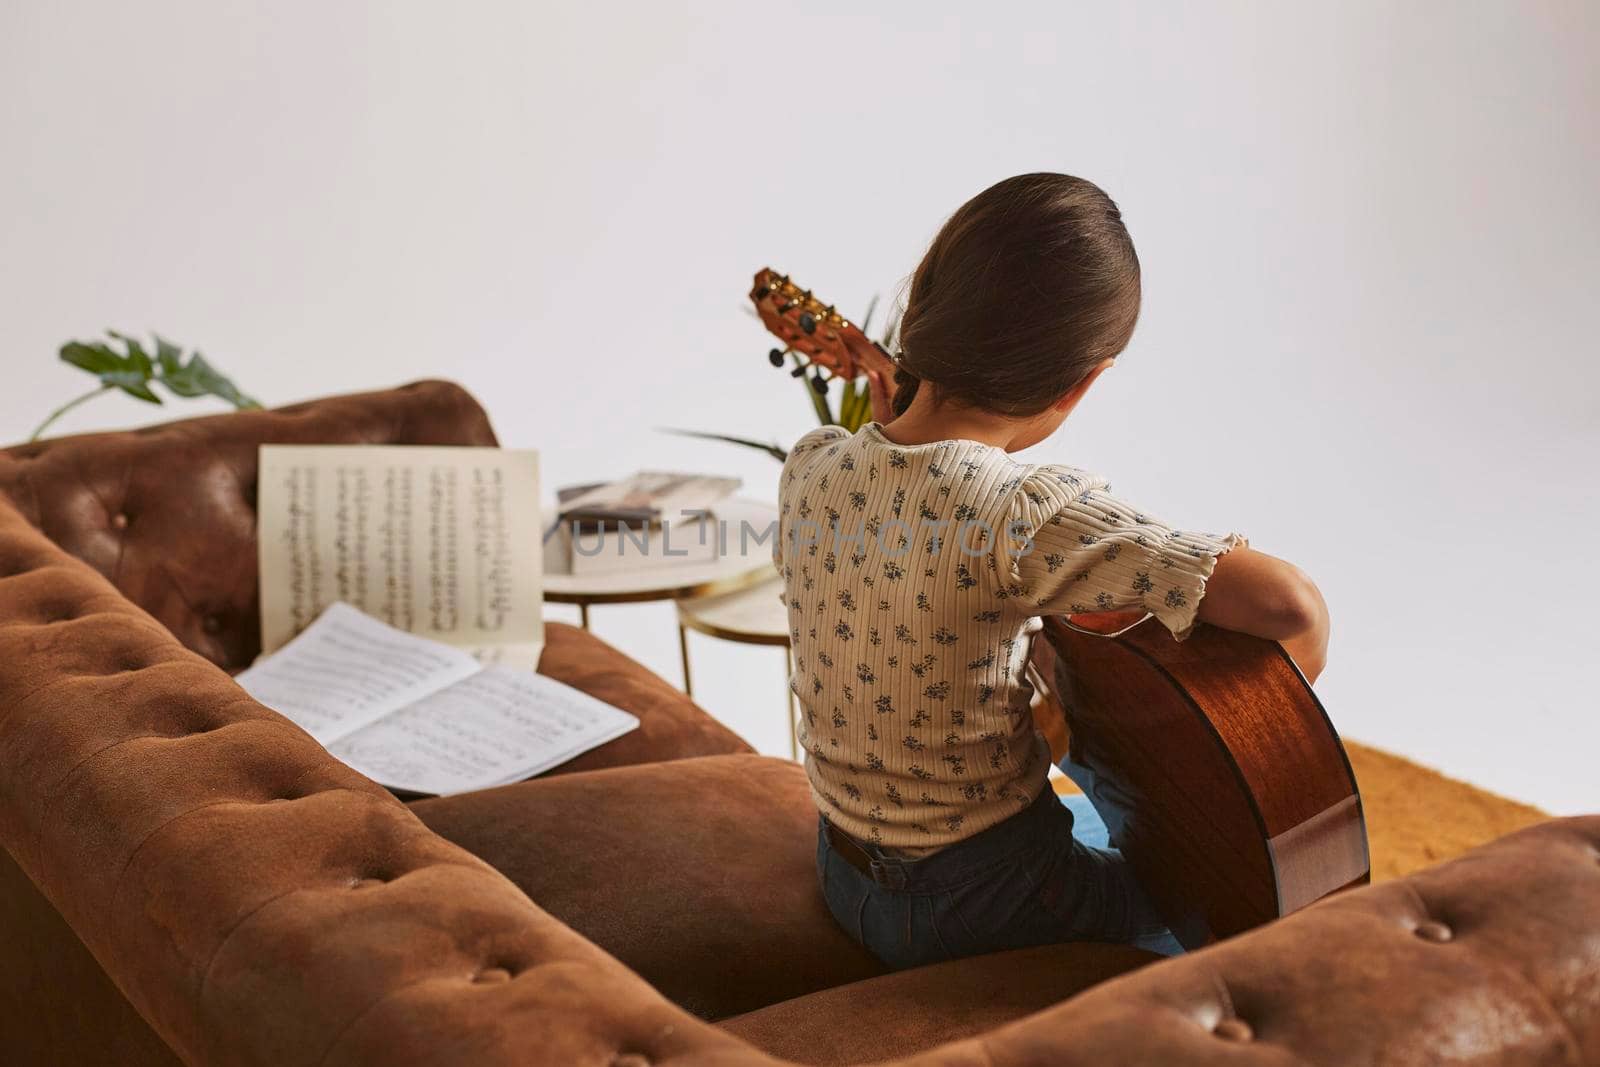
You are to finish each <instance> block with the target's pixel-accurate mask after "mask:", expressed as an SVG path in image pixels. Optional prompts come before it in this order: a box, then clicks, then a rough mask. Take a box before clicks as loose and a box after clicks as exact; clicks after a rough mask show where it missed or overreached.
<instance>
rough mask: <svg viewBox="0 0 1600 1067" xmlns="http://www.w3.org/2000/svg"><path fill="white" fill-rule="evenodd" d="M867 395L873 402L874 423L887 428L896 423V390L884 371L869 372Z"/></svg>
mask: <svg viewBox="0 0 1600 1067" xmlns="http://www.w3.org/2000/svg"><path fill="white" fill-rule="evenodd" d="M867 395H868V396H869V397H870V398H871V400H872V421H873V422H875V423H877V424H878V425H879V426H886V425H888V424H889V423H890V422H892V421H894V389H893V385H892V383H891V382H890V380H889V377H888V376H886V375H885V374H884V372H883V371H881V370H869V371H867Z"/></svg>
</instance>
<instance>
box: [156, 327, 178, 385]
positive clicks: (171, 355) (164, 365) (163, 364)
mask: <svg viewBox="0 0 1600 1067" xmlns="http://www.w3.org/2000/svg"><path fill="white" fill-rule="evenodd" d="M150 336H151V337H154V338H155V340H156V364H157V365H158V366H160V368H161V373H162V374H164V375H165V374H171V373H173V372H174V371H178V370H181V369H182V368H183V349H181V348H179V347H178V346H177V345H175V344H173V343H172V342H171V341H169V340H167V339H166V338H165V337H162V336H161V335H160V334H159V333H153V334H151V335H150Z"/></svg>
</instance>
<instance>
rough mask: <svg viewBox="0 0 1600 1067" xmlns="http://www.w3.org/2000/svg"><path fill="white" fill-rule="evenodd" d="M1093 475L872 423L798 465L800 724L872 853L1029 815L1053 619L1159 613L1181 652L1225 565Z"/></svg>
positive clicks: (790, 578) (816, 781) (822, 781)
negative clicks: (1036, 648)
mask: <svg viewBox="0 0 1600 1067" xmlns="http://www.w3.org/2000/svg"><path fill="white" fill-rule="evenodd" d="M1109 488H1110V487H1109V485H1108V483H1107V482H1106V481H1105V480H1104V479H1101V478H1098V477H1096V476H1094V475H1092V474H1089V473H1087V472H1085V471H1081V470H1078V469H1076V468H1073V467H1067V466H1059V465H1054V464H1052V465H1043V466H1033V465H1027V464H1021V463H1017V462H1015V461H1013V460H1012V459H1011V458H1010V457H1009V456H1008V455H1007V454H1006V453H1005V452H1004V451H1003V450H1001V449H998V448H995V447H993V446H990V445H985V444H981V443H979V442H976V441H963V440H950V441H936V442H932V443H929V444H923V445H910V446H903V445H897V444H895V443H894V442H892V441H890V440H889V439H888V438H887V437H885V436H884V435H883V433H882V432H881V431H880V429H879V428H878V426H877V424H876V423H869V424H868V425H867V426H865V427H863V428H862V429H861V430H860V431H859V432H858V433H856V434H854V435H853V436H852V435H850V434H848V433H846V432H845V431H844V430H842V429H840V428H839V427H823V428H821V429H819V430H814V431H812V432H811V433H808V434H806V435H805V436H804V437H802V438H801V439H800V441H799V442H798V443H796V445H795V446H794V448H793V450H792V451H791V452H790V454H789V458H788V460H787V461H786V462H785V463H784V468H783V474H782V477H781V482H780V486H779V494H778V500H779V513H780V520H779V536H778V537H777V539H776V541H775V543H774V548H773V555H774V561H775V562H776V564H777V566H778V569H779V571H780V573H781V574H782V575H783V580H784V591H785V598H786V601H787V604H788V609H789V627H790V634H789V636H790V639H791V641H792V643H793V649H794V668H795V669H794V674H793V676H792V677H791V679H790V687H791V688H792V689H793V691H794V693H795V696H796V698H797V699H798V700H799V702H800V707H801V711H802V714H801V716H800V722H799V726H798V732H799V733H798V736H799V739H800V744H801V746H802V747H803V748H804V749H805V751H806V773H807V775H808V777H809V778H810V781H811V788H812V793H813V796H814V797H815V799H816V802H817V806H818V808H819V810H821V812H822V814H823V815H824V816H825V817H826V818H827V819H828V820H829V821H830V822H832V823H834V824H835V825H836V826H838V827H839V828H840V829H841V830H843V831H845V832H846V833H848V834H850V835H852V836H853V837H856V838H857V839H859V840H863V841H871V842H875V843H879V844H883V845H887V846H895V847H901V848H907V849H928V848H937V847H942V846H945V845H949V844H952V843H954V842H956V841H960V840H962V839H963V838H966V837H969V836H971V835H973V834H975V833H978V832H979V831H980V830H983V829H985V828H987V827H989V826H993V825H994V824H996V823H998V822H1000V821H1001V820H1003V819H1005V818H1007V817H1009V816H1011V815H1013V814H1015V813H1017V812H1018V811H1020V810H1022V809H1023V808H1025V807H1027V805H1028V804H1030V803H1031V802H1032V801H1033V800H1034V799H1035V798H1036V797H1037V796H1038V795H1039V792H1040V790H1041V789H1043V788H1044V785H1045V779H1046V773H1047V771H1048V764H1049V753H1048V748H1047V747H1046V746H1044V744H1043V739H1042V737H1040V736H1039V735H1038V734H1037V733H1036V731H1035V730H1034V726H1033V717H1032V714H1031V712H1030V710H1029V702H1030V699H1031V698H1032V695H1033V687H1032V685H1031V684H1030V683H1029V682H1028V679H1027V676H1026V673H1025V672H1026V666H1027V662H1028V654H1029V649H1030V644H1031V640H1032V635H1033V634H1034V633H1036V632H1037V631H1038V629H1039V626H1040V623H1039V617H1040V616H1042V615H1051V614H1068V613H1081V612H1093V611H1114V610H1127V609H1135V610H1142V611H1148V612H1150V613H1152V614H1154V615H1155V616H1156V617H1157V618H1158V619H1160V620H1161V622H1162V623H1163V624H1165V625H1166V626H1167V627H1168V628H1169V629H1171V630H1172V631H1173V633H1174V634H1176V635H1177V636H1179V637H1180V638H1181V637H1183V636H1186V635H1187V633H1188V631H1189V629H1190V628H1191V627H1192V626H1193V624H1194V617H1195V610H1196V607H1197V605H1198V604H1199V601H1200V598H1201V596H1202V595H1203V594H1204V592H1205V583H1206V579H1207V578H1208V577H1210V575H1211V571H1212V568H1213V567H1214V566H1215V565H1216V558H1217V557H1218V556H1219V555H1221V554H1222V553H1224V552H1226V551H1227V550H1228V549H1229V548H1231V547H1233V546H1234V545H1236V544H1239V543H1242V539H1240V538H1239V537H1238V536H1237V535H1229V536H1227V537H1213V536H1210V535H1207V534H1198V533H1192V532H1186V531H1181V530H1174V529H1172V528H1171V527H1169V526H1167V525H1165V524H1164V523H1162V522H1160V521H1158V520H1156V519H1154V518H1152V517H1151V516H1149V515H1147V514H1145V513H1143V512H1141V511H1139V510H1137V509H1135V508H1132V507H1130V506H1128V505H1127V504H1125V503H1123V502H1122V501H1120V500H1118V499H1117V498H1116V497H1114V496H1112V495H1111V493H1110V492H1109Z"/></svg>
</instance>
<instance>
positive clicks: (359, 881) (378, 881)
mask: <svg viewBox="0 0 1600 1067" xmlns="http://www.w3.org/2000/svg"><path fill="white" fill-rule="evenodd" d="M380 885H383V879H382V878H356V879H354V880H352V881H351V883H350V888H351V889H376V888H378V886H380Z"/></svg>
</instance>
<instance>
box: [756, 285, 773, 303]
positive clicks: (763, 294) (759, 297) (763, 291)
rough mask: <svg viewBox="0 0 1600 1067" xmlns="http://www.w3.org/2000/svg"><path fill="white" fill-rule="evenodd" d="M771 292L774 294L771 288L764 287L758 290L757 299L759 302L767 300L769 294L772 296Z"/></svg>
mask: <svg viewBox="0 0 1600 1067" xmlns="http://www.w3.org/2000/svg"><path fill="white" fill-rule="evenodd" d="M771 292H772V290H771V289H770V288H769V287H767V286H765V285H763V286H762V287H761V288H759V289H757V290H756V292H755V297H756V299H757V300H765V299H766V298H767V296H768V294H770V293H771Z"/></svg>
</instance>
